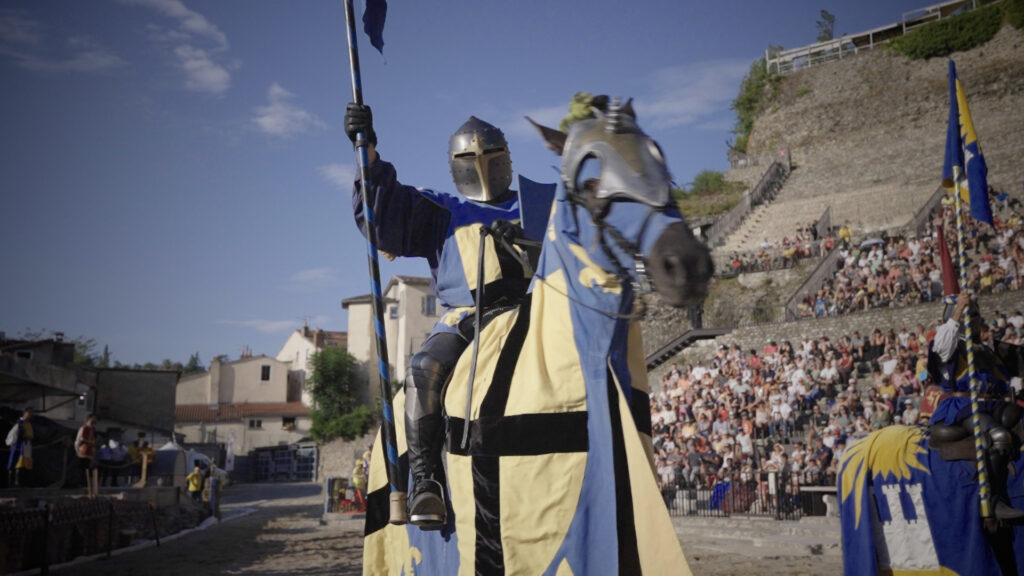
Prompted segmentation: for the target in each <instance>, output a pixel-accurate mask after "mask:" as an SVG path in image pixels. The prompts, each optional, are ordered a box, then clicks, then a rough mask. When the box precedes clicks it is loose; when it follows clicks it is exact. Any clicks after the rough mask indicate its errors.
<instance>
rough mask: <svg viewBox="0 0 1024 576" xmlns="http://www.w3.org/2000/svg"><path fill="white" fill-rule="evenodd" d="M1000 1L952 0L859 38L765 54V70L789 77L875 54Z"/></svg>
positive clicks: (845, 37)
mask: <svg viewBox="0 0 1024 576" xmlns="http://www.w3.org/2000/svg"><path fill="white" fill-rule="evenodd" d="M999 1H1000V0H987V1H986V0H949V1H947V2H942V3H940V4H934V5H932V6H926V7H924V8H918V9H917V10H911V11H909V12H904V13H903V16H902V18H900V21H899V22H893V23H892V24H887V25H885V26H880V27H878V28H873V29H871V30H867V31H865V32H859V33H857V34H844V35H843V36H840V37H839V38H833V39H832V40H826V41H824V42H816V43H814V44H809V45H807V46H801V47H799V48H790V49H789V50H781V51H779V52H774V53H773V52H772V51H771V49H768V50H765V52H764V60H765V70H766V71H767V72H768V73H769V74H789V73H791V72H796V71H797V70H802V69H804V68H810V67H812V66H818V65H820V64H824V63H825V62H831V61H834V60H841V59H843V58H845V57H848V56H852V55H854V54H857V53H859V52H860V51H861V50H871V49H873V48H874V47H876V46H878V45H880V44H884V43H886V42H888V41H889V40H892V39H893V38H898V37H900V36H903V35H904V34H906V33H907V32H909V31H910V30H913V29H914V28H917V27H918V26H922V25H924V24H927V23H929V22H933V21H935V20H941V19H943V18H949V17H950V16H953V15H955V14H957V13H959V12H960V11H961V10H965V9H967V10H973V9H975V8H977V7H979V6H982V5H986V4H994V3H995V2H999Z"/></svg>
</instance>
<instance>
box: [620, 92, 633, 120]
mask: <svg viewBox="0 0 1024 576" xmlns="http://www.w3.org/2000/svg"><path fill="white" fill-rule="evenodd" d="M622 111H623V112H625V113H626V114H628V115H629V116H630V118H632V119H633V121H634V122H635V121H636V110H633V99H632V98H630V99H629V100H626V103H625V104H624V105H623V106H622Z"/></svg>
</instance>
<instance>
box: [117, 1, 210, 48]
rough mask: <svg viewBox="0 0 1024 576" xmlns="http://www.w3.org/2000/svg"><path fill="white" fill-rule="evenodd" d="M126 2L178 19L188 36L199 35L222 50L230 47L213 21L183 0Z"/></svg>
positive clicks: (180, 27)
mask: <svg viewBox="0 0 1024 576" xmlns="http://www.w3.org/2000/svg"><path fill="white" fill-rule="evenodd" d="M121 1H122V2H124V3H125V4H133V5H136V6H143V7H146V8H150V9H152V10H156V11H157V12H159V13H161V14H163V15H164V16H168V17H170V18H173V19H174V20H176V21H177V25H178V28H179V30H180V31H181V32H182V33H183V34H184V35H186V36H188V37H195V36H198V37H200V38H205V39H207V40H209V41H211V42H213V43H214V44H215V45H216V47H217V48H218V49H220V50H226V49H227V47H228V38H227V36H225V35H224V33H223V32H221V31H220V29H219V28H217V26H216V25H214V24H213V23H212V22H210V21H209V20H207V19H206V17H205V16H203V15H202V14H200V13H198V12H195V11H194V10H190V9H189V8H188V7H187V6H185V3H184V2H182V1H181V0H121Z"/></svg>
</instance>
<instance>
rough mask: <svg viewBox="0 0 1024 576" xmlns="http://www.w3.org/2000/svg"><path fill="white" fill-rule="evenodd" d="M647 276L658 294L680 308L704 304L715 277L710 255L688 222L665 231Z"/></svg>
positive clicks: (672, 225) (671, 304)
mask: <svg viewBox="0 0 1024 576" xmlns="http://www.w3.org/2000/svg"><path fill="white" fill-rule="evenodd" d="M647 272H648V274H650V276H651V280H652V281H653V282H654V289H655V291H656V292H657V293H658V294H660V295H661V297H662V299H664V300H665V302H666V303H667V304H669V305H670V306H674V307H676V308H680V307H683V306H687V305H689V304H693V303H695V302H699V301H701V300H703V299H704V298H705V297H706V296H707V294H708V281H709V280H710V279H711V275H712V273H714V263H713V262H712V260H711V251H710V250H708V248H707V246H705V245H704V244H703V243H701V242H700V241H699V240H697V239H696V238H695V237H694V236H693V232H691V231H690V227H689V226H687V225H686V223H685V222H674V223H672V224H670V225H668V226H666V227H665V229H664V230H663V231H662V233H661V235H660V236H659V237H658V239H657V241H655V243H654V246H653V247H652V248H651V252H650V254H649V255H648V256H647Z"/></svg>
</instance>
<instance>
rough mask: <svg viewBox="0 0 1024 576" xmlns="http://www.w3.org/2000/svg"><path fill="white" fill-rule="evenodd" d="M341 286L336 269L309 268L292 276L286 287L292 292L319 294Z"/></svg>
mask: <svg viewBox="0 0 1024 576" xmlns="http://www.w3.org/2000/svg"><path fill="white" fill-rule="evenodd" d="M340 285H341V276H340V275H339V274H338V271H337V270H335V269H334V268H328V267H321V268H307V269H306V270H300V271H298V272H296V273H295V274H292V276H291V278H288V282H287V284H286V285H285V287H286V288H287V289H288V290H290V291H292V292H317V291H320V290H324V289H327V288H331V287H334V286H340Z"/></svg>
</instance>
